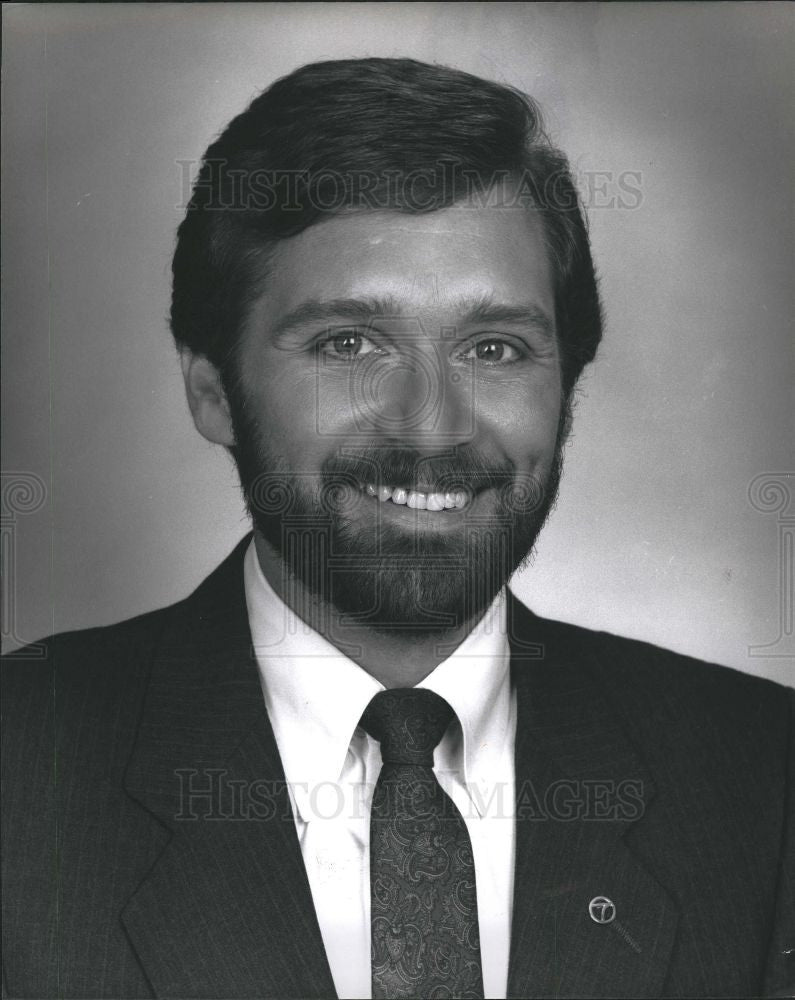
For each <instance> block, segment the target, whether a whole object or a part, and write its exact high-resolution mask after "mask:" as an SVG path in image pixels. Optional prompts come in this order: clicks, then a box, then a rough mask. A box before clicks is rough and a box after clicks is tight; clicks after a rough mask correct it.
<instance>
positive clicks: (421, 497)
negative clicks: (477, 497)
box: [364, 483, 470, 510]
mask: <svg viewBox="0 0 795 1000" xmlns="http://www.w3.org/2000/svg"><path fill="white" fill-rule="evenodd" d="M364 492H365V493H366V494H367V495H368V496H371V497H374V498H375V499H376V500H380V501H381V503H386V502H387V501H390V502H391V503H394V504H398V505H399V506H405V507H411V508H412V509H413V510H454V509H455V510H462V509H463V508H464V507H466V506H467V505H468V504H469V502H470V498H469V496H468V495H467V494H466V493H465V492H464V491H463V490H456V491H455V492H453V493H431V492H423V491H421V490H407V489H403V487H400V486H375V485H374V484H373V483H367V485H366V486H365V488H364Z"/></svg>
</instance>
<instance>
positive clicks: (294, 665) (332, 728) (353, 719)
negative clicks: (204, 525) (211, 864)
mask: <svg viewBox="0 0 795 1000" xmlns="http://www.w3.org/2000/svg"><path fill="white" fill-rule="evenodd" d="M244 580H245V590H246V603H247V607H248V616H249V623H250V627H251V635H252V640H253V643H254V652H255V656H256V659H257V664H258V667H259V671H260V679H261V682H262V689H263V694H264V697H265V705H266V707H267V710H268V715H269V717H270V720H271V725H272V726H273V732H274V736H275V738H276V745H277V746H278V748H279V755H280V757H281V760H282V766H283V768H284V773H285V778H286V779H287V782H288V783H289V784H290V785H291V786H299V787H300V786H302V785H306V786H308V787H309V788H312V787H316V786H319V785H322V784H324V783H333V782H337V781H339V779H340V776H341V773H342V769H343V765H344V763H345V757H346V754H347V752H348V748H349V746H350V743H351V739H352V737H353V734H354V730H355V729H356V727H357V725H358V723H359V720H360V718H361V716H362V714H363V712H364V710H365V708H366V707H367V705H368V704H369V702H370V701H371V699H372V698H373V697H374V695H376V694H377V693H378V692H379V691H383V690H384V686H383V685H382V684H381V683H380V682H379V681H377V680H376V679H375V678H374V677H372V676H371V675H370V674H368V673H367V671H365V670H363V669H362V668H361V667H360V666H359V665H358V664H356V663H354V661H353V660H351V659H350V658H349V657H347V656H345V655H344V653H341V652H340V651H339V650H338V649H337V648H336V647H335V646H333V645H332V644H331V643H330V642H328V641H327V640H326V639H324V638H323V636H322V635H320V634H319V633H318V632H316V631H314V630H313V629H311V628H310V627H309V626H308V625H307V624H306V623H305V622H303V621H302V620H301V619H300V618H299V617H298V616H297V615H296V614H295V612H294V611H292V609H291V608H289V607H288V606H287V605H286V604H285V603H284V601H282V600H281V598H280V597H279V596H278V595H277V594H276V592H275V591H274V590H273V588H272V587H271V586H270V584H269V583H268V581H267V580H266V579H265V576H264V574H263V572H262V569H261V567H260V564H259V559H258V558H257V553H256V548H255V546H254V540H253V539H252V541H251V544H250V545H249V548H248V551H247V552H246V557H245V561H244ZM506 620H507V602H506V597H505V591H502V592H501V593H500V594H499V595H498V597H497V598H496V600H495V601H494V603H493V604H492V605H491V607H490V608H489V610H488V611H487V613H486V614H485V615H484V617H483V618H482V619H481V621H480V622H479V623H478V625H477V626H476V627H475V629H473V631H472V632H471V633H470V634H469V635H468V636H467V638H466V639H465V640H464V641H463V642H462V643H461V644H460V645H459V646H458V647H457V648H456V649H455V650H454V651H453V652H452V653H451V654H450V656H448V657H447V658H446V659H445V660H443V661H442V662H441V663H440V664H439V665H438V666H437V667H436V668H435V669H434V670H433V671H432V672H431V673H430V674H429V675H428V676H427V677H426V678H425V679H424V680H423V681H421V682H420V683H419V684H418V685H417V687H420V688H425V689H428V690H431V691H435V692H436V694H438V695H440V696H441V697H443V698H445V699H446V700H447V701H448V702H449V703H450V705H451V706H452V708H453V709H454V711H455V713H456V716H457V717H458V720H459V722H460V725H461V733H462V734H463V747H462V750H461V751H460V754H458V755H456V756H459V759H458V760H450V759H448V760H447V761H446V764H447V766H450V767H454V768H461V767H463V777H464V781H465V783H466V786H467V789H468V791H470V796H471V790H470V784H471V783H475V784H476V785H477V786H478V787H479V789H480V790H481V792H482V793H483V794H485V793H487V789H488V787H489V775H492V776H493V775H494V774H495V773H496V771H495V767H494V764H495V759H496V757H497V756H500V755H502V754H503V753H504V752H505V751H506V749H507V748H506V745H505V744H506V738H507V735H508V733H509V730H510V726H509V717H510V672H509V661H510V653H509V645H508V638H507V629H506ZM483 794H481V795H480V796H477V795H476V796H474V797H473V802H474V805H475V807H476V808H477V810H478V812H480V813H481V814H482V812H483ZM296 801H297V802H298V801H299V798H297V799H296ZM299 809H300V804H299ZM301 811H303V810H301ZM304 818H308V817H304Z"/></svg>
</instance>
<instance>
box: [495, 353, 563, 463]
mask: <svg viewBox="0 0 795 1000" xmlns="http://www.w3.org/2000/svg"><path fill="white" fill-rule="evenodd" d="M550 375H551V373H550ZM562 406H563V398H562V392H561V386H560V379H559V378H558V377H557V375H555V376H554V377H544V378H537V379H531V380H529V381H522V380H517V381H516V382H514V383H508V384H505V385H503V386H502V387H501V391H500V392H499V393H494V392H492V393H488V392H483V391H481V392H479V394H478V408H477V413H478V423H479V425H480V428H481V432H482V435H483V437H484V438H485V439H488V438H489V437H492V438H493V444H494V446H496V447H497V448H499V449H500V450H501V451H502V452H503V453H504V454H505V455H507V456H508V457H510V458H511V459H512V460H513V461H514V462H515V463H516V464H517V466H518V467H520V468H530V467H532V466H535V465H538V464H541V465H542V466H547V465H549V464H551V461H552V457H553V455H554V453H555V444H556V441H557V436H558V427H559V423H560V417H561V412H562Z"/></svg>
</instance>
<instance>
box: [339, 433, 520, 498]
mask: <svg viewBox="0 0 795 1000" xmlns="http://www.w3.org/2000/svg"><path fill="white" fill-rule="evenodd" d="M515 471H516V469H515V466H514V463H513V462H511V461H510V460H508V459H506V460H505V461H503V462H495V461H494V460H493V459H487V458H486V457H485V456H484V455H482V454H481V453H480V452H479V451H477V449H475V448H473V447H471V446H469V445H466V446H456V447H455V448H451V449H450V451H449V452H444V453H441V454H435V455H423V454H422V453H421V452H420V451H417V450H415V449H412V448H400V447H397V448H384V447H380V448H375V447H370V448H364V449H362V450H361V451H357V452H356V453H348V452H338V453H336V454H334V455H332V456H330V457H329V458H328V459H327V460H326V461H325V462H324V463H323V466H322V468H321V474H322V476H323V479H324V481H325V483H326V485H331V484H332V483H333V482H338V483H340V482H346V481H347V482H351V481H352V480H353V481H355V482H357V483H359V484H361V485H367V484H368V483H372V484H373V485H375V486H379V485H384V486H393V487H402V488H404V489H409V488H411V487H416V486H419V487H425V489H426V490H429V491H434V492H439V493H453V492H457V491H465V492H467V493H469V494H472V495H474V494H475V493H480V492H481V491H483V490H486V489H490V488H494V489H500V488H501V487H504V486H506V485H508V484H510V483H511V482H512V481H513V480H514V476H515Z"/></svg>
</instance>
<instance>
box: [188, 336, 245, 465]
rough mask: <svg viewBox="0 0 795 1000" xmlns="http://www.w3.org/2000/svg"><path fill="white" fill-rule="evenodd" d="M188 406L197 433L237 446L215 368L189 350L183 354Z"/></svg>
mask: <svg viewBox="0 0 795 1000" xmlns="http://www.w3.org/2000/svg"><path fill="white" fill-rule="evenodd" d="M180 357H181V361H182V375H183V378H184V379H185V392H186V393H187V396H188V406H190V412H191V413H192V414H193V422H194V424H196V430H197V431H198V432H199V433H200V434H201V435H202V437H206V438H207V440H208V441H212V442H213V443H214V444H222V445H225V446H226V447H227V448H231V447H232V446H233V445H234V443H235V435H234V431H233V430H232V415H231V412H230V410H229V403H228V401H227V398H226V393H225V392H224V388H223V385H222V384H221V375H220V372H219V371H218V369H217V368H216V367H215V365H214V364H213V363H212V362H211V361H208V359H207V358H205V357H204V355H202V354H194V353H193V352H192V351H189V350H188V349H187V348H183V349H182V351H181V352H180Z"/></svg>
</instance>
